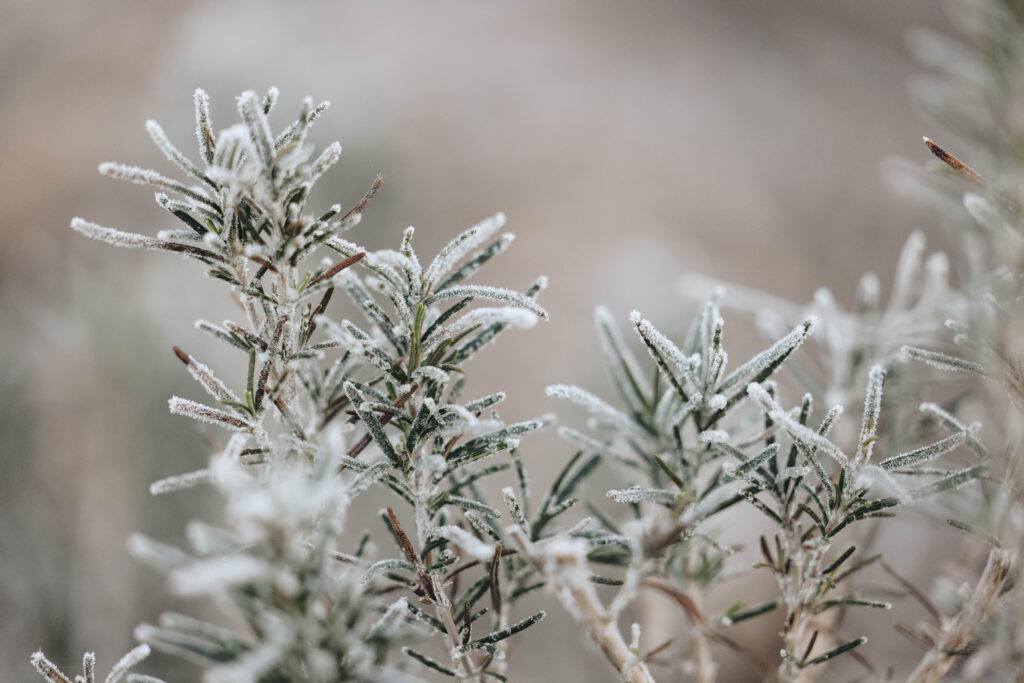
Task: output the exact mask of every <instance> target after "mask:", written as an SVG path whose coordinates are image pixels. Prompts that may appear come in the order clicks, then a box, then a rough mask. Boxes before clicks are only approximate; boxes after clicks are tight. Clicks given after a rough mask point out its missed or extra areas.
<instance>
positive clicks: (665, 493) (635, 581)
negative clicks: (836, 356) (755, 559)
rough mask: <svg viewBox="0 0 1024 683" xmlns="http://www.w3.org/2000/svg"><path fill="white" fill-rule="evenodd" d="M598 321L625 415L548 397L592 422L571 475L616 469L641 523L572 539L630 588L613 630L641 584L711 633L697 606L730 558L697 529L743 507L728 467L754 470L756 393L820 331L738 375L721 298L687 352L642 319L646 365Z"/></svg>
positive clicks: (634, 320)
mask: <svg viewBox="0 0 1024 683" xmlns="http://www.w3.org/2000/svg"><path fill="white" fill-rule="evenodd" d="M595 321H596V325H597V333H598V339H599V342H600V345H601V349H602V351H603V354H604V357H605V361H606V366H607V368H608V370H609V372H610V374H611V375H612V378H613V379H614V381H615V387H616V389H617V391H618V394H619V396H618V401H617V402H618V403H619V404H620V405H622V406H623V407H622V408H618V407H614V406H613V405H611V404H610V403H608V402H606V401H605V400H603V399H601V398H598V397H597V396H595V395H593V394H591V393H589V392H587V391H586V390H584V389H581V388H579V387H574V386H566V385H552V386H550V387H548V391H547V393H548V395H549V396H551V397H553V398H560V399H566V400H569V401H571V402H573V403H576V404H578V405H579V406H582V407H583V408H585V409H586V411H587V412H588V414H589V415H590V420H589V425H590V427H591V431H590V433H585V432H581V431H578V430H576V429H573V428H570V427H562V428H561V429H560V434H561V435H562V436H563V437H564V438H565V439H566V440H568V441H569V442H570V443H572V445H573V446H574V447H575V448H577V449H579V453H578V454H577V456H576V457H575V458H574V459H573V460H572V461H571V462H570V468H568V471H569V473H571V475H572V476H573V477H574V478H575V479H582V477H583V476H585V475H587V474H589V473H590V472H592V471H593V470H594V469H595V467H597V466H598V464H599V463H600V462H601V461H602V460H603V461H606V462H609V463H615V464H616V465H618V469H617V473H618V475H619V476H621V477H622V478H623V480H624V483H627V484H629V485H628V486H626V487H624V488H617V489H614V490H611V491H608V492H607V495H608V497H609V498H611V499H612V500H613V501H615V502H617V503H619V504H620V505H619V506H618V509H619V510H621V512H622V513H623V514H625V516H626V517H627V518H628V517H631V516H635V517H636V519H635V521H620V520H617V519H608V518H605V517H601V518H600V519H599V521H597V522H593V523H591V524H590V525H588V526H587V527H584V528H583V529H581V530H579V531H577V532H576V533H575V534H574V535H575V536H577V537H579V538H584V539H586V540H587V542H588V543H589V544H590V545H591V546H592V549H591V550H590V551H589V552H588V553H587V558H588V559H589V560H590V562H592V563H603V564H610V565H613V566H619V567H622V568H623V570H624V576H623V579H622V581H623V588H622V589H621V590H620V592H619V593H618V595H617V596H616V597H615V599H614V600H613V602H612V604H611V606H610V607H609V608H608V609H609V612H610V614H611V617H612V618H615V617H616V616H617V615H619V614H621V612H622V610H623V609H625V608H626V607H627V606H628V605H629V604H630V603H631V602H632V601H633V598H634V597H635V595H636V591H637V588H638V586H639V585H640V584H642V583H645V582H646V583H652V582H653V583H654V585H656V587H657V590H660V591H662V592H664V593H666V594H667V595H669V596H671V597H672V598H673V599H675V600H676V601H677V602H678V603H679V604H681V605H686V606H687V607H688V608H689V609H690V610H692V611H693V612H694V614H696V615H697V617H696V618H697V619H698V621H699V622H702V623H707V624H710V623H711V622H712V619H710V618H708V619H707V621H706V622H705V616H704V615H703V614H702V612H701V610H702V607H701V604H700V603H701V599H700V595H701V593H703V592H704V591H705V590H706V589H707V586H708V584H710V583H712V582H713V581H715V580H716V579H718V578H719V577H720V576H721V574H722V572H723V570H724V568H725V564H726V561H727V558H728V555H729V554H730V553H731V549H729V548H725V547H723V546H721V545H720V544H718V543H717V542H715V541H714V540H713V539H712V538H709V537H708V536H707V535H706V534H704V533H702V532H701V530H700V529H701V525H702V524H703V523H704V522H705V521H706V520H708V519H709V518H712V517H714V516H715V515H717V514H719V513H722V512H723V511H725V510H727V509H729V508H730V507H732V506H734V505H735V504H737V503H739V502H741V501H742V500H743V495H741V494H742V489H741V488H740V487H737V486H736V484H735V480H736V479H737V477H739V476H740V475H741V474H742V470H741V471H740V472H739V473H735V472H734V473H733V474H730V473H729V472H728V471H727V470H725V469H723V463H727V462H729V461H734V460H736V459H737V455H738V456H739V459H738V462H740V463H743V462H745V461H746V460H747V459H748V457H747V456H746V455H743V454H742V453H740V452H739V450H738V449H736V448H735V447H732V446H730V445H729V442H730V441H733V440H734V437H733V436H732V435H733V434H734V433H735V432H736V431H737V430H738V431H749V426H750V411H749V410H741V407H742V406H743V405H744V404H745V399H746V392H747V386H748V385H749V384H751V383H757V382H764V381H766V380H768V379H769V378H770V377H771V376H772V375H773V374H775V373H776V372H777V371H778V370H779V368H780V367H782V366H783V364H784V363H785V362H786V361H787V359H789V358H790V356H791V355H792V354H793V353H794V352H795V351H796V350H797V349H798V348H799V347H800V345H801V344H802V343H803V342H804V341H805V340H806V339H807V337H808V336H809V335H810V333H811V330H812V329H813V327H814V322H815V321H814V319H813V318H808V319H806V320H803V321H801V322H800V323H799V324H797V325H796V326H795V327H794V328H793V329H792V330H790V331H788V332H787V333H785V334H783V335H781V336H780V337H779V338H778V339H777V340H776V341H775V342H774V343H772V344H771V345H770V346H769V347H768V348H767V349H765V350H764V351H762V352H761V353H759V354H756V355H755V356H754V357H753V358H751V359H749V360H747V361H746V362H744V363H741V364H739V365H738V366H736V367H735V368H732V367H730V366H729V362H728V355H727V354H726V351H725V348H724V344H723V329H724V321H723V319H722V317H721V313H720V311H719V307H718V303H717V299H716V297H715V296H711V297H709V298H708V299H707V300H706V301H705V303H704V305H703V307H702V310H701V313H700V315H699V316H698V317H697V318H696V320H695V321H694V322H693V324H692V326H691V328H690V332H689V333H688V335H687V336H686V339H685V341H684V342H683V343H682V344H681V345H677V344H676V343H675V342H673V341H671V340H670V339H669V338H668V337H667V336H665V335H664V334H663V333H662V332H660V331H659V330H658V329H657V328H656V327H655V326H654V325H653V324H652V323H651V322H650V321H649V320H647V319H645V318H644V317H643V316H642V315H641V314H640V313H639V312H637V311H634V312H633V313H632V314H631V316H630V322H631V327H632V330H633V332H634V333H635V335H636V338H637V339H638V341H639V342H640V343H641V344H642V346H643V347H644V349H645V351H646V355H647V356H648V358H647V362H646V363H641V362H640V360H639V359H638V358H637V357H636V356H635V355H634V354H633V352H632V351H631V349H630V346H629V344H627V342H626V340H625V339H624V336H623V335H622V333H621V331H620V330H619V328H618V326H617V325H616V323H615V321H614V319H613V317H612V315H611V314H610V313H609V312H608V311H607V310H606V309H604V308H598V309H597V311H596V314H595ZM645 365H646V366H647V367H648V368H651V369H650V370H648V369H645V367H644V366H645ZM652 366H653V367H652ZM649 377H650V378H651V379H648V378H649ZM744 413H745V414H746V416H744ZM759 457H762V459H763V456H759ZM577 461H578V462H579V463H580V464H578V465H577V464H576V463H577ZM751 464H753V463H751ZM573 467H575V470H573V469H571V468H573ZM774 606H775V605H774V604H773V603H769V604H764V605H757V606H753V607H747V606H743V605H737V606H735V607H734V608H733V609H732V610H730V613H729V614H728V615H723V618H721V619H718V620H716V623H717V624H719V625H721V624H725V623H730V624H731V623H735V622H738V621H742V620H743V619H745V618H749V617H753V616H756V615H758V614H763V613H765V612H768V611H770V610H771V609H773V608H774ZM694 614H691V615H690V616H691V617H693V616H694ZM705 637H706V634H702V633H701V630H700V629H695V630H694V632H693V633H692V635H691V637H690V640H691V641H695V642H691V643H690V644H689V647H690V648H691V649H692V650H695V651H697V652H698V654H696V655H694V657H695V658H699V657H700V655H699V653H700V652H701V651H703V650H705V649H706V642H703V641H704V639H705ZM697 666H701V664H699V663H698V664H697ZM638 680H642V678H639V679H638Z"/></svg>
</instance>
